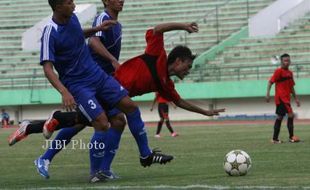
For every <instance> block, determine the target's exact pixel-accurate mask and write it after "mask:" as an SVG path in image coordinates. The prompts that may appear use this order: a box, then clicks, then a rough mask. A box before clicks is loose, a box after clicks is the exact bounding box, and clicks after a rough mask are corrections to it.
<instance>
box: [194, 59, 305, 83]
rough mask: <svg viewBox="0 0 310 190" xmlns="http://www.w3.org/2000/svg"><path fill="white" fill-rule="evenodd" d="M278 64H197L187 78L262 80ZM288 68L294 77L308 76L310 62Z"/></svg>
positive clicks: (199, 80) (271, 72)
mask: <svg viewBox="0 0 310 190" xmlns="http://www.w3.org/2000/svg"><path fill="white" fill-rule="evenodd" d="M279 66H280V65H279V64H276V65H239V66H227V65H197V68H195V69H194V70H193V71H192V72H191V74H190V75H189V76H188V78H189V79H188V80H191V81H195V82H210V81H236V80H237V81H241V80H264V79H268V78H270V77H271V75H272V74H273V72H274V70H275V69H276V68H278V67H279ZM290 70H291V71H292V72H293V74H294V78H308V77H310V64H309V63H298V64H292V65H291V66H290Z"/></svg>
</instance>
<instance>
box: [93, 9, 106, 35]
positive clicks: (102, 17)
mask: <svg viewBox="0 0 310 190" xmlns="http://www.w3.org/2000/svg"><path fill="white" fill-rule="evenodd" d="M105 20H110V18H109V17H108V15H107V14H106V13H105V12H104V13H102V14H100V15H99V16H97V17H96V19H95V20H94V22H93V27H96V26H100V25H101V24H102V23H103V21H105ZM95 36H97V37H100V38H103V39H105V38H106V35H105V32H103V31H99V32H97V33H96V34H95Z"/></svg>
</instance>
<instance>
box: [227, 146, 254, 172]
mask: <svg viewBox="0 0 310 190" xmlns="http://www.w3.org/2000/svg"><path fill="white" fill-rule="evenodd" d="M251 166H252V161H251V158H250V156H249V155H248V154H247V153H246V152H244V151H243V150H232V151H230V152H229V153H228V154H226V156H225V158H224V170H225V172H226V173H227V174H228V175H230V176H243V175H246V174H247V173H248V171H249V169H250V168H251Z"/></svg>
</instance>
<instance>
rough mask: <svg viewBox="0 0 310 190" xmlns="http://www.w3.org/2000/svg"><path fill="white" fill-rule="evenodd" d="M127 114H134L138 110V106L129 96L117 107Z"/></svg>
mask: <svg viewBox="0 0 310 190" xmlns="http://www.w3.org/2000/svg"><path fill="white" fill-rule="evenodd" d="M117 107H118V108H119V109H120V110H121V111H122V112H124V113H125V114H128V113H133V112H135V111H136V110H137V109H138V106H137V105H136V103H135V102H134V101H132V100H131V99H130V98H129V97H128V96H126V97H124V98H123V99H122V100H121V101H120V102H119V104H118V106H117Z"/></svg>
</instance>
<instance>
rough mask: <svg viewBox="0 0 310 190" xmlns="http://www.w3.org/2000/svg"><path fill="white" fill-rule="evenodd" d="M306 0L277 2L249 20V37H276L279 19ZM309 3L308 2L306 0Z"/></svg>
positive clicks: (278, 29) (281, 0)
mask: <svg viewBox="0 0 310 190" xmlns="http://www.w3.org/2000/svg"><path fill="white" fill-rule="evenodd" d="M303 1H304V0H277V1H276V2H274V3H272V4H271V5H270V6H268V7H266V8H265V9H263V10H261V11H260V12H259V13H257V14H256V15H254V16H253V17H251V18H250V19H249V36H250V37H259V36H274V35H276V34H277V33H278V32H279V31H280V28H279V23H278V19H279V17H280V16H282V15H283V14H284V13H286V12H288V11H289V10H290V9H293V8H294V7H295V6H297V5H298V4H300V3H301V2H303ZM305 1H308V0H305Z"/></svg>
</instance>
